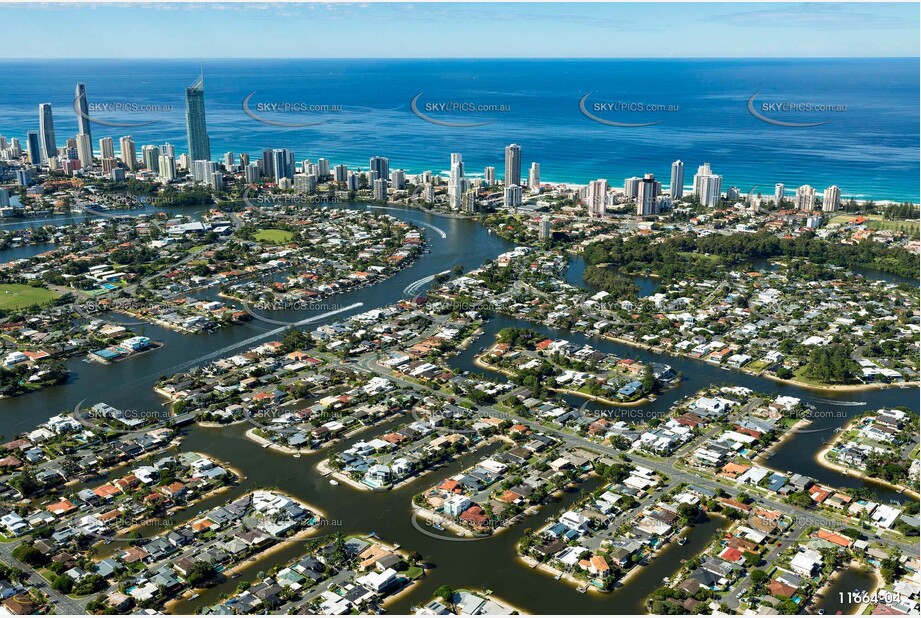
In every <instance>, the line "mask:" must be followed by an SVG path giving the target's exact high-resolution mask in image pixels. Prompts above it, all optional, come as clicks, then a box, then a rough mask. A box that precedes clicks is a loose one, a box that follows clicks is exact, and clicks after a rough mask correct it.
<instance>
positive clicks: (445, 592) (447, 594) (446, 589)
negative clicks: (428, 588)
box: [435, 584, 455, 612]
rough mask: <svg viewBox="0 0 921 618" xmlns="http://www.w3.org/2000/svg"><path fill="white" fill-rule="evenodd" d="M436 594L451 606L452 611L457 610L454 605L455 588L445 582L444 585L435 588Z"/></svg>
mask: <svg viewBox="0 0 921 618" xmlns="http://www.w3.org/2000/svg"><path fill="white" fill-rule="evenodd" d="M435 596H437V597H438V598H439V599H441V600H442V601H444V602H445V603H446V604H447V605H448V606H449V607H450V608H451V611H452V612H453V611H455V606H454V588H452V587H451V586H448V585H447V584H445V585H444V586H439V587H438V589H437V590H435Z"/></svg>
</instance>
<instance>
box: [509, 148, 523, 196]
mask: <svg viewBox="0 0 921 618" xmlns="http://www.w3.org/2000/svg"><path fill="white" fill-rule="evenodd" d="M512 185H518V186H521V146H519V145H518V144H509V145H508V146H506V147H505V186H506V187H510V186H512Z"/></svg>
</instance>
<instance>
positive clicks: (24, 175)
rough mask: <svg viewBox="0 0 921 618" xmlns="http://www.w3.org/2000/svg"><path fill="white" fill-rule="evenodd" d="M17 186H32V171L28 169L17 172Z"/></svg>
mask: <svg viewBox="0 0 921 618" xmlns="http://www.w3.org/2000/svg"><path fill="white" fill-rule="evenodd" d="M16 184H18V185H19V186H20V187H28V186H29V185H30V184H32V171H31V170H26V169H18V170H16Z"/></svg>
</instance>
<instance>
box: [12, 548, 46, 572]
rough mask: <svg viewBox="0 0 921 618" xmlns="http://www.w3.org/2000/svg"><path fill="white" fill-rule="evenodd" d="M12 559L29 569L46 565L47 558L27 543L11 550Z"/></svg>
mask: <svg viewBox="0 0 921 618" xmlns="http://www.w3.org/2000/svg"><path fill="white" fill-rule="evenodd" d="M13 558H16V559H17V560H19V561H20V562H23V563H25V564H28V565H29V566H30V567H42V566H45V565H46V564H48V557H47V556H45V554H43V553H42V552H40V551H38V550H37V549H35V548H34V547H33V546H32V545H29V544H27V543H23V544H22V545H20V546H19V547H17V548H16V549H14V550H13Z"/></svg>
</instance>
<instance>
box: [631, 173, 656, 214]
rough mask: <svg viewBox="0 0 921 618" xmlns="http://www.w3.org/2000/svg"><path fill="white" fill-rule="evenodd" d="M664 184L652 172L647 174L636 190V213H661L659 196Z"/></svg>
mask: <svg viewBox="0 0 921 618" xmlns="http://www.w3.org/2000/svg"><path fill="white" fill-rule="evenodd" d="M661 191H662V184H661V183H660V182H658V181H657V180H656V178H655V176H653V175H652V174H646V175H645V176H643V179H642V180H641V181H640V182H639V183H638V185H637V190H636V214H638V215H643V216H646V215H655V214H658V213H659V208H658V198H659V193H660V192H661Z"/></svg>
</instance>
